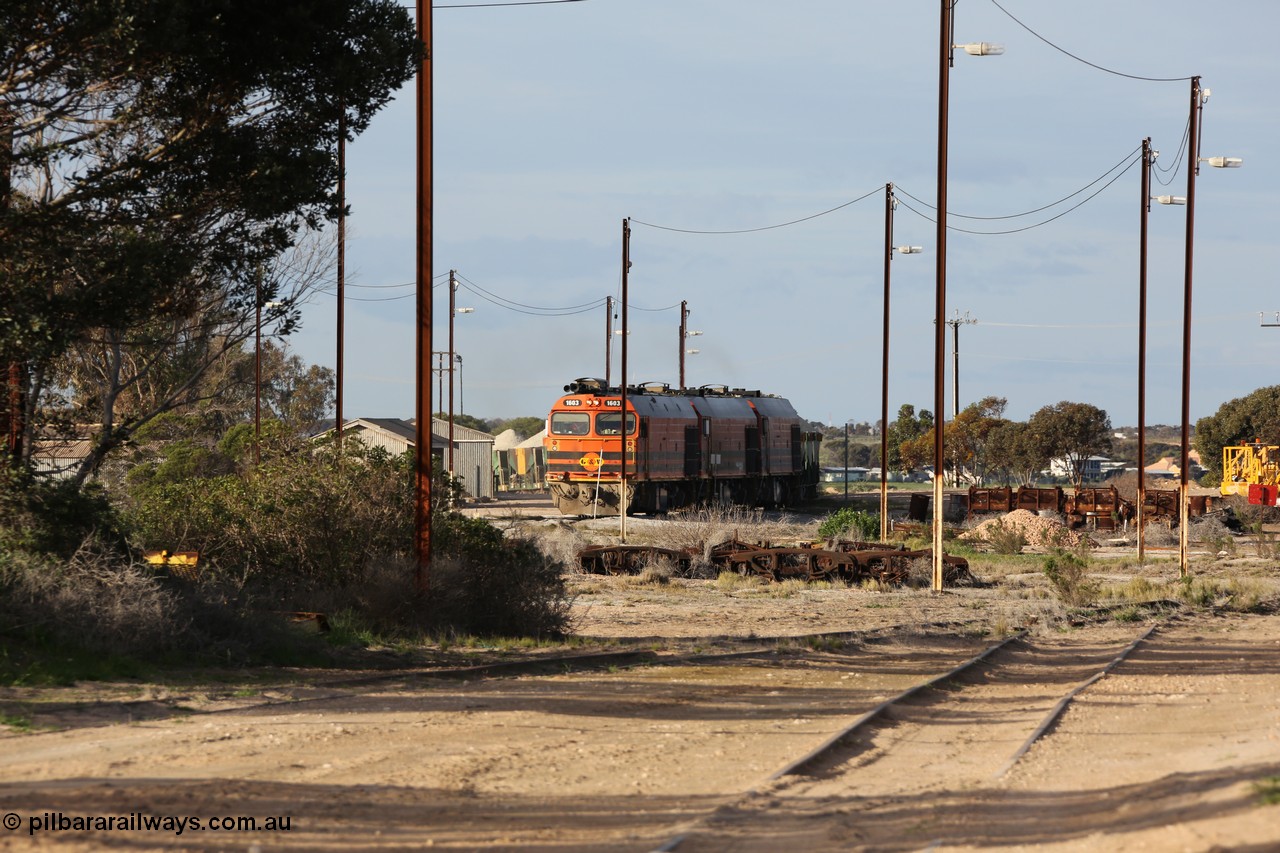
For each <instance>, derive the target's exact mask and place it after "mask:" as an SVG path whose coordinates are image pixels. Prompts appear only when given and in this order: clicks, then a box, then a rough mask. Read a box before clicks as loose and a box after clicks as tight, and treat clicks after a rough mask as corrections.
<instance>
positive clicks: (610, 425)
mask: <svg viewBox="0 0 1280 853" xmlns="http://www.w3.org/2000/svg"><path fill="white" fill-rule="evenodd" d="M621 425H622V418H621V417H620V416H619V414H618V413H617V412H601V413H600V414H598V415H596V434H597V435H618V428H619V427H620V426H621ZM635 432H636V416H635V415H634V414H633V413H631V412H627V435H635Z"/></svg>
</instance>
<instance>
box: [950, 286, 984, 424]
mask: <svg viewBox="0 0 1280 853" xmlns="http://www.w3.org/2000/svg"><path fill="white" fill-rule="evenodd" d="M977 322H978V321H977V320H974V319H972V318H970V317H969V312H968V311H966V312H964V317H961V316H960V309H959V308H957V309H956V316H955V317H954V318H953V319H950V320H948V321H947V325H948V326H950V327H951V332H952V342H953V343H952V347H951V356H952V359H953V362H952V370H951V413H952V414H951V416H952V418H958V417H960V327H961V326H972V325H974V324H975V323H977Z"/></svg>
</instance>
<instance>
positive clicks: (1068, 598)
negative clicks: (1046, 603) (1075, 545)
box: [1044, 551, 1098, 607]
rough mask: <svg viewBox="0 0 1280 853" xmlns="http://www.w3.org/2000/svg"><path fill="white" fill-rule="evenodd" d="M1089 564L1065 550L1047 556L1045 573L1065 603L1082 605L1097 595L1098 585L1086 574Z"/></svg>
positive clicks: (1075, 605) (1074, 605)
mask: <svg viewBox="0 0 1280 853" xmlns="http://www.w3.org/2000/svg"><path fill="white" fill-rule="evenodd" d="M1088 565H1089V564H1088V563H1087V562H1086V561H1085V560H1083V559H1081V558H1080V557H1077V556H1076V555H1074V554H1068V553H1066V552H1065V551H1060V552H1058V553H1056V554H1053V555H1052V556H1049V557H1046V558H1045V561H1044V573H1045V575H1046V576H1047V577H1048V578H1049V583H1051V584H1052V585H1053V589H1054V592H1056V593H1057V594H1058V598H1060V599H1062V602H1063V603H1064V604H1067V605H1069V606H1071V607H1081V606H1083V605H1086V604H1089V603H1090V602H1092V601H1093V600H1094V598H1095V597H1097V595H1098V585H1097V584H1096V583H1094V582H1092V581H1090V580H1089V579H1088V576H1087V574H1086V570H1087V569H1088Z"/></svg>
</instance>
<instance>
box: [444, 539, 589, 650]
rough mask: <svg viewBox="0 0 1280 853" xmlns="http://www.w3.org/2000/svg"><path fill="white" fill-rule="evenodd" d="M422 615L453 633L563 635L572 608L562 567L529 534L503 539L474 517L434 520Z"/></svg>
mask: <svg viewBox="0 0 1280 853" xmlns="http://www.w3.org/2000/svg"><path fill="white" fill-rule="evenodd" d="M432 536H433V540H434V543H435V556H434V558H433V560H432V569H433V570H432V577H431V582H430V590H431V591H430V594H429V596H428V598H427V602H426V606H427V614H428V619H429V624H430V627H431V629H432V630H433V631H435V632H436V633H441V634H448V635H452V636H463V635H471V636H482V637H487V636H505V637H512V636H530V637H547V636H559V635H562V634H564V633H565V632H566V631H567V630H568V627H569V605H570V603H571V601H570V599H569V596H568V592H567V590H566V588H565V584H564V577H563V567H562V566H561V565H560V564H559V563H558V562H556V561H555V560H553V559H551V558H549V557H547V556H546V555H544V554H543V553H542V552H541V551H540V550H538V548H537V547H536V546H535V545H534V543H533V542H532V541H530V540H528V539H523V538H515V539H506V538H504V537H503V535H502V531H500V530H498V529H497V528H496V527H494V526H493V525H491V524H490V523H489V522H487V521H485V520H483V519H479V518H465V517H463V516H461V515H457V514H451V515H448V516H446V517H445V518H442V519H437V521H436V523H435V524H434V526H433V530H432Z"/></svg>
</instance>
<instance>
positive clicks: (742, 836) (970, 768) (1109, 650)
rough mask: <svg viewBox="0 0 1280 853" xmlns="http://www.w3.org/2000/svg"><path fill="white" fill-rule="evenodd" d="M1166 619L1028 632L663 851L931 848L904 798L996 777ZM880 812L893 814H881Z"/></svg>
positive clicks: (853, 724)
mask: <svg viewBox="0 0 1280 853" xmlns="http://www.w3.org/2000/svg"><path fill="white" fill-rule="evenodd" d="M1157 628H1158V626H1151V627H1148V628H1145V629H1143V630H1142V631H1138V632H1135V633H1134V634H1133V635H1132V636H1131V637H1128V638H1127V639H1125V640H1124V641H1122V642H1116V643H1108V644H1103V645H1083V644H1079V645H1072V644H1069V643H1068V644H1062V643H1054V644H1052V645H1049V644H1043V643H1037V642H1036V641H1034V640H1031V639H1029V638H1028V637H1027V636H1026V635H1025V634H1018V635H1015V636H1013V637H1010V638H1008V639H1005V640H1002V641H1001V642H999V643H995V644H992V645H991V646H989V647H988V648H986V649H984V650H983V651H982V652H980V653H979V654H977V655H975V656H974V657H972V658H970V659H969V660H967V661H965V662H963V663H961V664H960V665H958V666H955V667H952V668H951V669H948V670H946V671H943V672H940V673H939V674H937V675H933V676H931V677H928V678H926V679H923V680H921V681H920V682H918V683H917V684H915V685H913V686H911V687H909V688H907V689H905V690H903V691H901V692H899V693H897V694H896V695H894V696H892V697H890V698H888V699H885V700H884V701H882V702H880V703H878V704H876V705H874V706H872V707H869V708H866V709H865V710H863V711H861V712H860V713H857V714H856V716H854V717H852V718H851V719H850V721H849V723H848V724H847V725H845V726H843V727H842V728H841V729H840V730H839V731H837V732H836V733H835V734H833V735H832V736H830V737H828V738H827V739H826V740H825V741H823V742H822V743H820V744H818V745H817V746H816V747H814V748H812V749H811V750H809V751H808V752H806V753H804V754H802V755H800V756H798V757H796V758H795V759H793V760H791V761H789V762H787V763H786V764H785V765H783V766H781V767H780V768H778V769H777V770H775V771H774V772H773V773H771V774H769V775H768V776H767V777H766V778H764V779H762V780H761V781H760V782H758V783H757V784H755V785H754V786H752V787H751V788H750V789H749V790H748V791H746V792H745V793H744V794H743V795H742V796H741V797H740V798H739V799H738V800H737V801H735V802H733V803H730V804H725V805H721V806H720V807H719V808H717V809H716V810H715V811H714V812H711V813H709V814H707V815H705V816H703V817H702V818H700V819H698V820H696V821H694V822H693V823H691V824H690V825H688V826H687V827H686V828H684V829H683V830H682V831H681V832H679V833H678V834H676V835H675V836H673V837H671V838H670V839H669V840H668V841H667V842H666V843H664V844H662V845H661V846H659V847H657V848H655V853H669V851H678V853H696V851H706V850H716V851H720V850H733V851H744V850H772V849H777V847H778V845H779V843H780V841H781V840H785V845H786V846H787V847H791V848H794V849H850V848H863V847H865V848H867V849H877V850H880V849H884V850H895V849H921V848H929V847H931V846H933V845H935V844H938V843H940V840H941V839H938V838H934V839H924V840H923V841H922V842H914V841H907V840H906V839H905V838H904V837H903V836H902V835H901V833H902V831H903V829H904V827H903V826H902V824H901V820H900V817H901V808H900V807H901V805H902V804H903V803H904V802H905V801H907V800H910V801H912V802H920V801H921V799H922V798H923V800H924V801H925V802H927V801H928V798H929V796H930V794H931V793H935V792H938V791H940V790H941V786H940V785H939V783H938V782H937V781H936V780H935V779H934V778H933V777H932V776H931V768H934V767H942V766H944V765H945V766H946V767H947V779H948V781H947V784H948V785H950V786H951V787H952V788H953V789H954V788H955V787H956V785H957V780H956V768H961V776H962V777H963V779H962V781H960V782H959V784H960V785H961V786H962V787H964V788H966V789H967V790H972V789H975V788H982V787H992V788H998V786H999V785H1000V780H1002V779H1003V778H1005V777H1006V776H1007V775H1008V774H1009V773H1010V771H1011V770H1012V769H1013V768H1014V767H1016V765H1017V764H1018V762H1019V761H1020V760H1021V759H1022V758H1023V757H1024V756H1025V755H1027V753H1028V752H1029V751H1030V750H1031V749H1033V748H1034V746H1035V744H1037V743H1038V742H1040V741H1041V740H1042V739H1043V738H1044V737H1046V736H1047V735H1048V734H1050V733H1051V732H1052V731H1053V729H1054V727H1055V725H1056V724H1057V722H1058V721H1059V720H1060V719H1061V717H1062V715H1063V714H1064V713H1065V712H1066V711H1067V709H1068V708H1069V707H1070V705H1071V703H1072V701H1074V700H1075V699H1076V698H1077V697H1079V696H1080V695H1081V693H1083V692H1084V691H1086V690H1087V689H1088V688H1089V687H1090V686H1091V685H1093V684H1096V683H1097V682H1098V681H1100V680H1101V679H1102V678H1104V677H1106V676H1107V675H1108V674H1109V673H1111V672H1113V671H1114V670H1115V669H1116V668H1117V667H1119V666H1121V665H1122V664H1123V663H1124V661H1126V660H1127V659H1128V658H1129V657H1130V655H1132V654H1133V653H1134V651H1135V650H1137V649H1138V648H1140V647H1143V646H1146V645H1150V644H1151V643H1152V642H1153V639H1152V638H1153V636H1154V635H1155V633H1156V631H1157ZM878 811H879V812H882V813H883V815H884V819H883V820H878V819H877V815H876V813H877V812H878Z"/></svg>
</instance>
